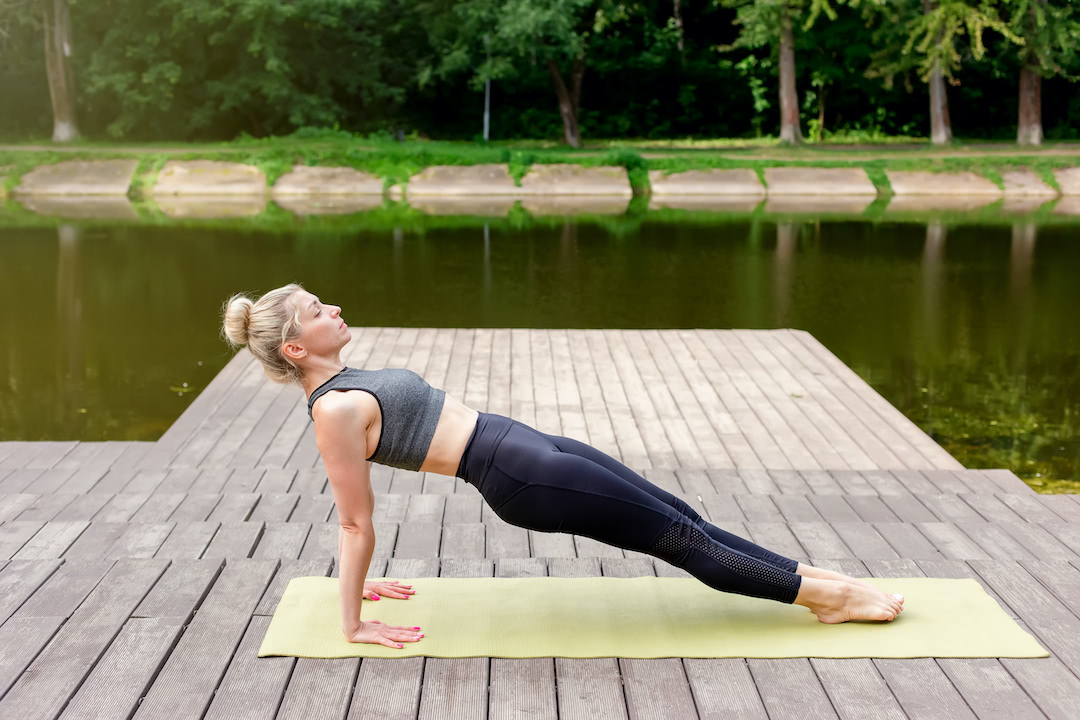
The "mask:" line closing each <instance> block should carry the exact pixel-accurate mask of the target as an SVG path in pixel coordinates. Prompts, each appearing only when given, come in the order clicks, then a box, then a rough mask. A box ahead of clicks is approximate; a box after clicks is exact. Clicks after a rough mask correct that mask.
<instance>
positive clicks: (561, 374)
mask: <svg viewBox="0 0 1080 720" xmlns="http://www.w3.org/2000/svg"><path fill="white" fill-rule="evenodd" d="M553 332H554V333H555V334H554V335H553V338H552V352H553V354H554V356H555V367H556V374H557V376H558V381H557V386H556V387H557V388H559V389H560V391H561V389H562V387H563V386H564V385H567V386H569V387H572V388H573V391H572V395H571V394H569V391H568V400H567V403H566V404H567V405H569V406H570V409H569V410H568V411H567V412H572V413H574V415H575V416H576V417H571V418H568V419H567V420H565V421H564V422H566V424H567V425H568V427H570V428H574V429H575V430H574V431H575V432H580V433H581V434H580V436H579V437H582V438H585V442H587V443H588V444H589V445H591V446H593V447H594V448H596V449H597V450H600V451H601V452H603V453H606V454H608V455H611V456H612V457H621V453H620V450H619V443H618V439H617V436H616V433H615V427H614V424H613V423H614V421H613V419H612V418H611V417H610V416H609V414H608V412H607V408H606V403H605V402H604V393H603V388H602V387H601V386H600V380H599V378H598V377H597V370H596V366H595V365H594V363H593V359H592V354H591V353H590V351H589V344H588V340H587V339H586V338H585V335H584V333H583V332H582V331H580V330H570V329H567V330H555V331H553ZM498 340H499V335H496V344H495V345H493V348H492V350H493V353H492V354H493V359H494V360H495V361H496V362H495V363H494V364H493V365H492V376H491V380H490V385H491V391H492V401H493V404H494V401H495V400H499V401H502V400H503V396H502V395H497V394H496V392H498V393H502V392H503V390H502V388H503V385H504V384H505V378H506V377H508V371H507V368H509V357H507V356H506V355H507V351H508V345H509V344H508V343H507V344H506V346H507V347H506V349H504V348H503V346H502V345H500V344H499V343H498ZM496 350H498V351H499V354H498V355H497V356H496V354H495V351H496ZM501 362H506V365H505V366H502V365H500V363H501ZM562 404H563V403H562V402H561V401H560V405H562Z"/></svg>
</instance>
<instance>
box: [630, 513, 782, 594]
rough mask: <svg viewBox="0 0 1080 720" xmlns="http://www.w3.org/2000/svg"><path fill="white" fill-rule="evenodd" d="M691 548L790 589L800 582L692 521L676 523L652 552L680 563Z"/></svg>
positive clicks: (733, 568) (741, 572)
mask: <svg viewBox="0 0 1080 720" xmlns="http://www.w3.org/2000/svg"><path fill="white" fill-rule="evenodd" d="M688 548H694V549H695V550H698V551H700V552H703V553H705V554H706V555H708V556H709V557H711V558H712V559H713V560H715V561H717V562H718V563H720V564H721V565H723V566H724V567H726V568H727V569H728V570H730V571H732V572H734V573H736V574H738V575H741V576H743V577H746V578H750V579H751V580H757V581H759V582H763V583H768V584H769V585H773V586H775V587H780V588H785V589H788V590H792V589H794V588H795V586H796V583H797V582H798V576H793V575H792V574H791V573H789V572H786V571H784V570H781V569H780V568H777V567H773V566H772V565H769V564H768V563H766V562H763V561H761V560H756V559H754V558H751V557H748V556H746V555H742V554H740V553H737V552H734V551H732V550H731V549H730V548H728V547H726V546H724V545H722V544H720V543H718V542H716V541H715V540H713V539H712V538H710V537H709V536H708V535H706V534H705V533H704V532H703V531H702V530H700V529H699V528H696V527H694V526H692V525H684V524H682V523H672V524H671V526H670V527H669V528H668V529H667V530H665V531H664V532H663V533H662V534H661V535H660V538H659V539H658V540H657V541H656V542H655V543H654V544H653V546H652V548H651V550H650V552H651V553H652V554H653V555H655V556H656V557H659V558H660V559H662V560H666V561H667V562H670V563H671V564H672V565H676V566H678V559H679V557H680V556H682V554H683V553H684V552H686V550H687V549H688Z"/></svg>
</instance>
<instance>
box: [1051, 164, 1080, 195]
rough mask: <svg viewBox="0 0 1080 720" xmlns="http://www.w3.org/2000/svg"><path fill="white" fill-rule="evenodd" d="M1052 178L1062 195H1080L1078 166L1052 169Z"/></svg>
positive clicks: (1079, 170)
mask: <svg viewBox="0 0 1080 720" xmlns="http://www.w3.org/2000/svg"><path fill="white" fill-rule="evenodd" d="M1054 179H1055V180H1057V184H1058V186H1059V187H1060V188H1061V194H1062V195H1080V167H1074V168H1058V169H1057V170H1054Z"/></svg>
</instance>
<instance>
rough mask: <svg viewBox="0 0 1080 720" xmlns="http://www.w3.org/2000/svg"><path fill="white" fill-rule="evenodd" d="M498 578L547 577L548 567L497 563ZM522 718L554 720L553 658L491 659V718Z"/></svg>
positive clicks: (534, 563)
mask: <svg viewBox="0 0 1080 720" xmlns="http://www.w3.org/2000/svg"><path fill="white" fill-rule="evenodd" d="M495 575H496V576H497V577H544V576H546V575H547V566H546V565H545V563H544V562H543V561H542V560H537V559H535V558H531V559H530V558H525V559H511V560H503V561H500V562H497V563H496V568H495ZM520 717H530V718H539V719H541V720H543V719H544V718H548V719H549V720H555V718H556V717H557V700H556V695H555V661H554V659H553V658H528V659H516V660H511V659H501V658H492V659H491V686H490V688H489V694H488V718H490V720H500V719H501V718H508V719H510V720H514V719H516V718H520Z"/></svg>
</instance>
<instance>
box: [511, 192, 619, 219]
mask: <svg viewBox="0 0 1080 720" xmlns="http://www.w3.org/2000/svg"><path fill="white" fill-rule="evenodd" d="M629 204H630V198H628V197H627V198H619V197H611V196H607V197H603V196H594V197H589V196H580V195H579V196H576V197H550V196H549V197H535V198H526V199H523V200H522V201H521V207H522V208H524V209H525V210H526V211H528V212H529V213H530V214H532V215H621V214H622V213H625V212H626V208H627V206H628V205H629Z"/></svg>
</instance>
